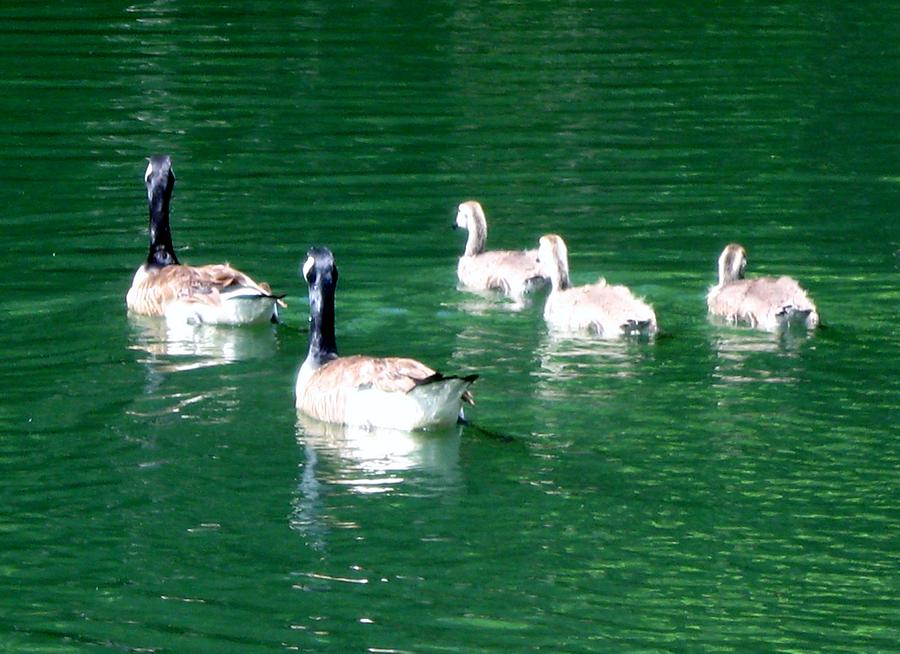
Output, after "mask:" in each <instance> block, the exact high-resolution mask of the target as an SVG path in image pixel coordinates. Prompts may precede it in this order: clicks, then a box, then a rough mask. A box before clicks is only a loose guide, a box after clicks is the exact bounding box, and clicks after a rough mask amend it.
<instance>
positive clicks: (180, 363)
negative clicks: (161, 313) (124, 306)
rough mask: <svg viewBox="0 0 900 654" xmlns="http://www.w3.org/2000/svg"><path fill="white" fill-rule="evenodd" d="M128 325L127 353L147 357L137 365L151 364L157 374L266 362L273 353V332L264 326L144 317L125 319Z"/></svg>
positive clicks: (270, 328)
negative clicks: (238, 325) (234, 325)
mask: <svg viewBox="0 0 900 654" xmlns="http://www.w3.org/2000/svg"><path fill="white" fill-rule="evenodd" d="M129 322H130V323H131V325H132V328H133V329H132V333H131V339H130V340H131V343H130V345H129V349H131V350H137V351H141V352H146V353H147V354H149V355H150V356H149V357H148V358H146V359H143V360H142V361H141V363H144V364H151V363H152V364H153V365H154V367H155V368H157V369H158V370H160V371H161V372H177V371H184V370H193V369H196V368H205V367H207V366H217V365H223V364H227V363H233V362H235V361H244V360H247V359H262V358H268V357H270V356H272V355H273V354H274V352H275V330H274V329H273V328H272V327H268V326H263V327H261V328H258V329H255V328H232V327H221V326H219V327H214V326H211V325H188V324H185V323H169V322H167V321H166V320H163V319H160V318H152V317H146V316H129Z"/></svg>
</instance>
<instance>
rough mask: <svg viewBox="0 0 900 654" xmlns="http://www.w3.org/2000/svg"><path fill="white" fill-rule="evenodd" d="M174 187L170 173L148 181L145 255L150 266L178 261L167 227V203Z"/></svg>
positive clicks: (163, 265)
mask: <svg viewBox="0 0 900 654" xmlns="http://www.w3.org/2000/svg"><path fill="white" fill-rule="evenodd" d="M174 187H175V177H174V175H171V173H169V174H166V175H165V176H164V179H151V180H150V181H149V182H148V188H147V201H148V203H149V205H150V253H149V254H148V255H147V264H148V265H150V266H156V267H159V268H162V267H165V266H170V265H173V264H177V263H178V258H177V257H176V256H175V248H174V246H173V245H172V231H171V229H170V228H169V203H170V201H171V199H172V189H173V188H174Z"/></svg>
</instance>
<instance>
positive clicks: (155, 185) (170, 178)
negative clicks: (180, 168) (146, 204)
mask: <svg viewBox="0 0 900 654" xmlns="http://www.w3.org/2000/svg"><path fill="white" fill-rule="evenodd" d="M144 183H145V184H147V199H148V200H150V201H151V202H152V201H153V198H154V196H157V195H160V194H162V195H164V196H165V197H166V199H167V200H168V199H169V198H171V197H172V189H174V188H175V173H174V172H173V171H172V158H171V157H170V156H169V155H167V154H155V155H153V156H152V157H150V162H149V163H148V164H147V170H146V172H144Z"/></svg>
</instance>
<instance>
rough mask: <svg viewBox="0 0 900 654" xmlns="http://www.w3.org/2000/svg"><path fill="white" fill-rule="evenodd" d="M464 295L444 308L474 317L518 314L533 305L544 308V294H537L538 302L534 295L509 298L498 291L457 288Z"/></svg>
mask: <svg viewBox="0 0 900 654" xmlns="http://www.w3.org/2000/svg"><path fill="white" fill-rule="evenodd" d="M457 290H458V291H459V292H460V293H461V294H462V295H461V297H460V299H459V300H457V301H453V302H447V303H445V304H444V306H446V307H449V308H453V309H456V310H459V311H462V312H464V313H468V314H471V315H473V316H484V315H489V314H491V313H494V312H497V311H505V312H509V313H518V312H520V311H524V310H525V309H529V308H530V307H531V306H532V305H534V304H538V305H540V306H543V304H544V298H545V294H544V293H538V294H537V300H536V301H535V298H534V297H533V295H530V294H528V295H525V296H523V297H519V298H509V297H506V296H505V295H503V294H502V293H500V292H498V291H475V290H472V289H468V288H465V287H462V286H460V287H457Z"/></svg>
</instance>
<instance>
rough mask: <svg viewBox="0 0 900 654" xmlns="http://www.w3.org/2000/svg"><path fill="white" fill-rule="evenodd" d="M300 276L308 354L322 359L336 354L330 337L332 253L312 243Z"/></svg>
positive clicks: (333, 276) (334, 275)
mask: <svg viewBox="0 0 900 654" xmlns="http://www.w3.org/2000/svg"><path fill="white" fill-rule="evenodd" d="M302 273H303V278H304V279H305V280H306V283H307V284H309V355H308V356H309V357H310V358H311V359H312V360H314V361H317V362H318V363H320V364H321V363H324V362H325V361H328V360H330V359H333V358H334V357H336V356H337V343H336V342H335V337H334V289H335V287H336V286H337V280H338V270H337V266H336V265H335V263H334V255H333V254H332V253H331V250H329V249H328V248H326V247H322V246H316V247H312V248H310V249H309V251H308V252H307V253H306V261H305V262H304V264H303V270H302Z"/></svg>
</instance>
